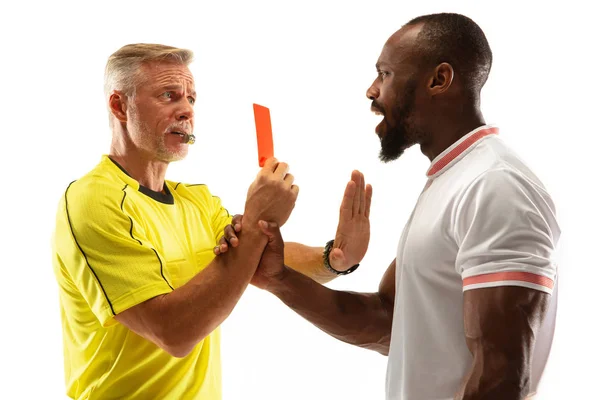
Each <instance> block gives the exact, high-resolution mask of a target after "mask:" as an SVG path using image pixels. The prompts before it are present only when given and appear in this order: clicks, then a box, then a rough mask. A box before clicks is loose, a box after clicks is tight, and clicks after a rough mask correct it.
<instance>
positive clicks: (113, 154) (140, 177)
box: [108, 135, 169, 192]
mask: <svg viewBox="0 0 600 400" xmlns="http://www.w3.org/2000/svg"><path fill="white" fill-rule="evenodd" d="M117 137H119V135H113V141H112V144H111V146H110V151H109V153H108V155H109V156H110V158H111V159H112V160H114V161H115V162H117V163H118V164H119V165H121V167H123V169H125V171H127V173H128V174H129V176H131V177H132V178H133V179H135V180H136V181H138V182H139V184H140V185H142V186H145V187H147V188H148V189H150V190H153V191H155V192H162V190H163V187H164V183H165V175H166V173H167V167H168V165H169V163H168V162H165V161H159V160H156V159H155V158H151V157H150V155H149V154H148V153H146V152H144V151H143V150H140V149H139V148H137V147H135V146H133V144H130V145H127V143H126V141H125V140H118V139H116V138H117ZM120 137H121V138H122V137H123V136H120Z"/></svg>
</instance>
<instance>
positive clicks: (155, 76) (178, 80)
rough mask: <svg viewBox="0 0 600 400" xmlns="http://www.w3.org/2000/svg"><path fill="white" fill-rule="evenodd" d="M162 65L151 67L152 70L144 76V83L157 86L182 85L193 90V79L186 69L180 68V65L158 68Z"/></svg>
mask: <svg viewBox="0 0 600 400" xmlns="http://www.w3.org/2000/svg"><path fill="white" fill-rule="evenodd" d="M162 65H164V64H162ZM162 65H161V64H158V65H155V66H153V67H154V68H151V69H150V71H148V72H149V73H146V74H145V75H146V81H148V80H150V81H153V82H155V83H156V85H157V86H167V85H180V86H181V85H183V86H186V87H191V88H192V89H193V88H194V77H193V76H192V73H191V72H190V71H189V70H188V69H187V68H182V67H181V66H180V65H173V66H169V67H167V68H164V67H162V68H159V67H160V66H162Z"/></svg>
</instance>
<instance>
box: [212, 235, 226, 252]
mask: <svg viewBox="0 0 600 400" xmlns="http://www.w3.org/2000/svg"><path fill="white" fill-rule="evenodd" d="M228 249H229V246H228V245H227V241H226V240H225V236H221V239H219V243H218V244H217V245H216V246H215V248H214V249H213V253H215V255H217V256H218V255H219V254H223V253H226V252H227V250H228Z"/></svg>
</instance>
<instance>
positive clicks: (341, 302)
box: [266, 248, 396, 355]
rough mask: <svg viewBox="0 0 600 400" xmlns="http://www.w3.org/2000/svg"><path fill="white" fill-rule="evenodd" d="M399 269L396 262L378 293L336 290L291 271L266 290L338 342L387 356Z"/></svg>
mask: <svg viewBox="0 0 600 400" xmlns="http://www.w3.org/2000/svg"><path fill="white" fill-rule="evenodd" d="M287 250H288V249H287V248H286V251H287ZM395 265H396V262H395V260H394V261H393V262H392V263H391V264H390V266H389V267H388V269H387V271H386V272H385V274H384V276H383V279H382V280H381V284H380V286H379V291H378V292H377V293H355V292H345V291H337V290H332V289H329V288H327V287H325V286H322V285H320V284H318V283H317V282H315V281H313V280H312V279H310V278H308V277H306V276H304V275H302V274H300V273H298V272H296V271H294V270H292V269H291V268H285V270H284V271H283V273H282V274H281V276H280V277H278V278H277V279H276V280H272V281H270V282H269V284H268V285H267V287H266V290H268V291H270V292H271V293H273V294H274V295H275V296H277V297H278V298H279V299H280V300H281V301H283V302H284V303H285V304H286V305H287V306H289V307H290V308H291V309H292V310H294V311H295V312H296V313H298V314H299V315H301V316H302V317H304V318H305V319H307V320H308V321H309V322H311V323H312V324H313V325H315V326H316V327H318V328H319V329H321V330H322V331H324V332H325V333H328V334H329V335H331V336H333V337H334V338H336V339H339V340H341V341H343V342H346V343H349V344H353V345H355V346H359V347H362V348H366V349H369V350H375V351H377V352H379V353H381V354H383V355H387V354H388V352H389V347H390V336H391V330H392V315H393V308H394V294H395Z"/></svg>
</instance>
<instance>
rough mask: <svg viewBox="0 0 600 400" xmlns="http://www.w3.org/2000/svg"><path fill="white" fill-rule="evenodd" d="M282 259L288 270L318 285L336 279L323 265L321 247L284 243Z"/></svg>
mask: <svg viewBox="0 0 600 400" xmlns="http://www.w3.org/2000/svg"><path fill="white" fill-rule="evenodd" d="M284 257H285V264H286V265H288V266H289V267H290V268H292V269H293V270H295V271H298V272H300V273H301V274H303V275H306V276H308V277H309V278H311V279H313V280H315V281H317V282H319V283H327V282H330V281H332V280H333V279H335V278H336V277H337V275H335V274H334V273H332V272H330V271H329V270H327V269H326V268H325V266H324V265H323V247H311V246H306V245H303V244H300V243H296V242H286V243H285V253H284Z"/></svg>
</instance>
